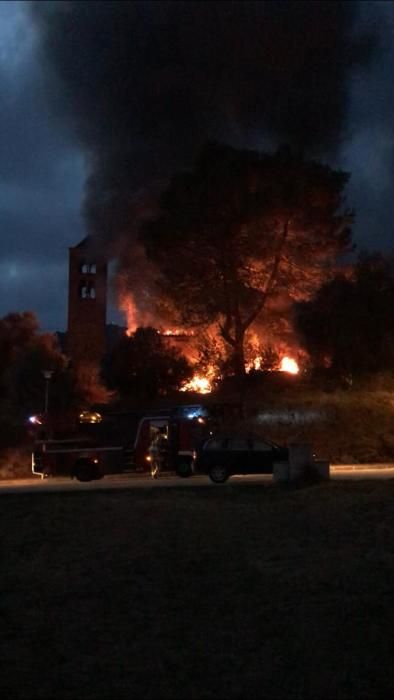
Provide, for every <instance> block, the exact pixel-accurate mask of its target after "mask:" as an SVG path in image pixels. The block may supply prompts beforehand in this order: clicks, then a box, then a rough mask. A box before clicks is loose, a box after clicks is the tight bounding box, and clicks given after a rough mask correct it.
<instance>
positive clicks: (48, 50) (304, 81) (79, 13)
mask: <svg viewBox="0 0 394 700" xmlns="http://www.w3.org/2000/svg"><path fill="white" fill-rule="evenodd" d="M357 13H358V5H357V3H356V2H343V3H342V2H332V1H331V0H329V1H328V2H309V0H308V1H307V2H295V1H291V2H284V1H282V2H261V1H259V2H245V1H241V2H225V1H223V0H220V1H219V2H200V1H198V2H192V1H190V0H187V2H181V1H180V0H177V1H176V2H160V1H157V0H155V1H154V2H134V1H133V2H123V1H122V2H90V1H89V2H85V1H81V0H78V1H77V2H73V1H67V2H60V3H57V2H38V3H33V16H34V18H35V21H36V24H37V26H38V28H39V37H40V44H41V48H42V53H43V56H44V60H45V62H46V66H47V72H48V75H49V77H50V82H51V91H50V92H51V95H52V97H53V104H54V105H57V106H58V109H59V111H61V112H62V113H63V114H66V115H67V117H68V118H69V120H70V123H71V124H72V125H73V128H74V129H75V133H76V135H77V137H78V139H79V141H80V143H81V145H82V146H83V148H84V149H85V151H86V153H87V154H88V157H89V159H90V165H91V176H90V180H89V183H88V189H87V200H86V212H87V215H88V221H89V223H90V225H91V227H92V230H93V231H95V232H98V233H100V232H105V233H106V234H107V235H108V233H114V234H116V233H117V232H119V231H123V230H127V229H128V227H129V225H130V222H129V217H128V214H127V211H128V203H129V197H130V194H131V193H132V192H134V191H135V190H136V189H139V188H140V187H141V186H145V185H147V184H149V183H150V182H151V181H152V180H153V179H154V180H157V179H158V178H163V177H166V176H167V175H168V174H169V173H171V171H172V170H173V169H174V168H175V167H183V166H184V165H187V164H188V163H189V162H190V159H191V158H192V157H193V155H194V153H195V151H196V149H198V148H199V146H200V144H201V143H202V142H203V141H205V140H207V139H217V140H220V141H229V142H231V144H232V145H235V146H238V145H239V146H243V147H245V146H249V147H250V146H253V145H256V146H258V145H261V144H262V143H263V142H264V138H267V137H271V138H272V139H274V140H275V141H276V142H280V143H284V142H286V143H289V144H291V145H293V146H295V147H296V148H299V149H302V150H303V151H305V152H307V153H319V154H320V153H329V152H332V151H334V150H335V149H336V148H337V147H338V146H339V145H340V143H341V139H342V138H343V137H344V135H345V121H346V110H347V96H348V81H349V78H350V76H351V71H352V69H353V68H355V67H357V66H360V65H363V64H366V63H367V62H368V60H369V58H370V56H371V52H372V49H373V45H374V41H373V39H372V38H371V37H369V36H366V35H365V34H364V35H363V36H359V35H356V32H355V29H356V20H357ZM59 105H60V106H59Z"/></svg>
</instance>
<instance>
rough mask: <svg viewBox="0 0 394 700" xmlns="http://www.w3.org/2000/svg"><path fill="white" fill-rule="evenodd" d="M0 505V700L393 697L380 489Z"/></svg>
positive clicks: (391, 567)
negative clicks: (2, 699)
mask: <svg viewBox="0 0 394 700" xmlns="http://www.w3.org/2000/svg"><path fill="white" fill-rule="evenodd" d="M0 503H1V511H0V512H1V516H0V518H1V528H0V532H1V582H0V615H1V626H0V627H1V635H0V659H1V675H0V692H1V694H2V697H4V698H7V700H12V699H13V698H26V699H28V700H40V699H41V698H42V699H45V700H46V699H51V700H52V699H53V698H56V700H63V699H66V698H67V699H70V700H71V699H73V700H79V699H81V700H87V699H95V698H97V699H103V700H107V699H108V700H109V699H110V698H114V699H115V700H116V699H117V698H136V699H137V700H138V699H139V698H152V700H153V699H156V698H159V699H161V698H166V699H167V698H168V699H172V698H174V699H178V698H201V699H203V698H217V699H222V698H223V699H224V698H230V699H231V698H240V699H241V698H242V699H243V700H245V699H248V698H277V699H284V698H286V699H287V698H311V699H312V698H318V699H319V698H323V699H325V698H327V699H331V698H354V699H356V698H357V699H358V698H381V697H386V696H391V695H392V693H393V690H394V664H393V663H392V660H393V651H394V624H393V623H394V602H393V590H394V481H386V482H359V483H343V482H342V483H341V482H337V483H329V484H325V485H319V486H314V487H310V488H304V489H298V490H279V489H277V488H275V487H273V486H271V485H259V486H256V485H247V484H242V482H237V483H236V484H235V483H233V484H232V483H231V482H230V483H229V484H226V485H225V486H223V487H218V488H210V489H193V488H190V489H185V490H183V489H181V488H180V489H172V490H169V489H168V490H167V489H165V488H163V489H156V490H153V489H152V490H144V491H141V492H137V491H133V492H131V491H127V492H125V491H124V492H119V491H118V492H113V491H112V492H110V491H108V492H104V491H101V492H92V493H67V494H45V495H36V494H34V495H28V494H25V495H8V496H1V501H0Z"/></svg>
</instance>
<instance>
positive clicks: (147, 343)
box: [104, 327, 192, 399]
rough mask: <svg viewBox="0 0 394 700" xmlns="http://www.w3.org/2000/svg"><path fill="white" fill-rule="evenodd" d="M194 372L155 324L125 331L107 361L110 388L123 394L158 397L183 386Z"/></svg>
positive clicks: (127, 395)
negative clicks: (126, 333) (153, 326)
mask: <svg viewBox="0 0 394 700" xmlns="http://www.w3.org/2000/svg"><path fill="white" fill-rule="evenodd" d="M191 374H192V371H191V368H190V366H189V364H188V362H187V360H186V358H185V357H184V356H183V355H181V353H180V352H179V351H178V350H177V349H176V348H173V347H171V346H169V344H168V340H166V338H164V337H163V336H162V335H160V333H159V332H158V331H157V330H156V329H155V328H151V327H141V328H137V330H136V331H135V332H134V333H132V335H130V336H127V335H124V336H123V337H122V338H121V339H120V340H119V341H118V343H117V344H116V345H115V347H114V348H113V350H112V351H111V352H110V354H109V355H108V356H107V358H106V360H105V363H104V377H105V380H106V382H107V384H108V386H109V388H110V389H116V390H117V391H118V392H119V394H120V395H121V396H122V397H135V398H149V399H151V398H155V397H157V396H160V395H164V394H166V393H168V392H170V391H174V390H177V389H179V388H180V387H181V385H182V384H183V383H184V382H185V381H186V380H188V379H189V378H190V377H191Z"/></svg>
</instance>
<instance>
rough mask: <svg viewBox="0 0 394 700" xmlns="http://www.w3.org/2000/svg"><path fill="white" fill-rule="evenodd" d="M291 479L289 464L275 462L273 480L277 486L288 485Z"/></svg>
mask: <svg viewBox="0 0 394 700" xmlns="http://www.w3.org/2000/svg"><path fill="white" fill-rule="evenodd" d="M289 477H290V465H289V462H274V470H273V480H274V483H275V484H287V483H288V482H289Z"/></svg>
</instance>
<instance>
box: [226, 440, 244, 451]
mask: <svg viewBox="0 0 394 700" xmlns="http://www.w3.org/2000/svg"><path fill="white" fill-rule="evenodd" d="M227 449H228V450H234V451H238V450H248V449H249V444H248V441H247V440H241V439H240V438H230V440H228V442H227Z"/></svg>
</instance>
